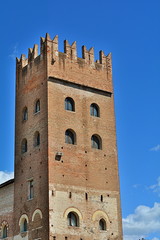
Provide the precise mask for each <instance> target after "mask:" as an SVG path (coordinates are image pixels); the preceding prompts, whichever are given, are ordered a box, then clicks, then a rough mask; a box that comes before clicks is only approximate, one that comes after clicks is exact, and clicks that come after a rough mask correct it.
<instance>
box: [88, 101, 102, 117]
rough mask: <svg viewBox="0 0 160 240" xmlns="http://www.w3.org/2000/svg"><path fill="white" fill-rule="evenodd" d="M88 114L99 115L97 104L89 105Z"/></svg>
mask: <svg viewBox="0 0 160 240" xmlns="http://www.w3.org/2000/svg"><path fill="white" fill-rule="evenodd" d="M90 115H91V116H94V117H99V116H100V114H99V107H98V105H97V104H95V103H92V104H91V106H90Z"/></svg>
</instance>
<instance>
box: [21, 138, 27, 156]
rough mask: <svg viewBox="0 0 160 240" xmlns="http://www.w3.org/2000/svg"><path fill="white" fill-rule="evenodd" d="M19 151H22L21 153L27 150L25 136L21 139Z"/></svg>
mask: <svg viewBox="0 0 160 240" xmlns="http://www.w3.org/2000/svg"><path fill="white" fill-rule="evenodd" d="M21 152H22V153H25V152H27V139H26V138H24V139H23V140H22V145H21Z"/></svg>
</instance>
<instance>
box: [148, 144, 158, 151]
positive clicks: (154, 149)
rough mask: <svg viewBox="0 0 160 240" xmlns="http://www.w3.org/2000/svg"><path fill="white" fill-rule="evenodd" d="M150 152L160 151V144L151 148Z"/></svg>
mask: <svg viewBox="0 0 160 240" xmlns="http://www.w3.org/2000/svg"><path fill="white" fill-rule="evenodd" d="M150 151H154V152H157V151H160V144H158V145H157V146H155V147H153V148H151V149H150Z"/></svg>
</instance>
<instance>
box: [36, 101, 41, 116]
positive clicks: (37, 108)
mask: <svg viewBox="0 0 160 240" xmlns="http://www.w3.org/2000/svg"><path fill="white" fill-rule="evenodd" d="M38 112H40V100H37V101H36V104H35V113H38Z"/></svg>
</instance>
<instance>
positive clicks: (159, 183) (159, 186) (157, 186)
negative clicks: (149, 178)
mask: <svg viewBox="0 0 160 240" xmlns="http://www.w3.org/2000/svg"><path fill="white" fill-rule="evenodd" d="M148 188H149V189H151V190H152V191H153V192H155V193H158V195H159V197H160V177H158V178H157V183H156V184H154V185H151V186H149V187H148Z"/></svg>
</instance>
